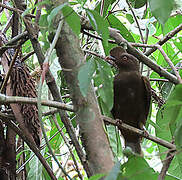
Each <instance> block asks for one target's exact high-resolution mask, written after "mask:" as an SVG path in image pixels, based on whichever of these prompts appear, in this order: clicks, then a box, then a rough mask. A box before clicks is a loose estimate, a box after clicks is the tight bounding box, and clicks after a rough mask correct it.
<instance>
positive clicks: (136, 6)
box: [134, 0, 147, 9]
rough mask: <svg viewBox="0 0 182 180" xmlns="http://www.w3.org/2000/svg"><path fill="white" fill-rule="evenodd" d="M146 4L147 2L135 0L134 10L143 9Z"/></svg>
mask: <svg viewBox="0 0 182 180" xmlns="http://www.w3.org/2000/svg"><path fill="white" fill-rule="evenodd" d="M146 3H147V0H135V5H134V8H135V9H138V8H141V7H143V6H144V5H145V4H146Z"/></svg>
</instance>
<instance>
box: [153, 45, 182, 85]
mask: <svg viewBox="0 0 182 180" xmlns="http://www.w3.org/2000/svg"><path fill="white" fill-rule="evenodd" d="M156 46H157V48H158V49H159V51H160V52H161V54H162V55H163V57H164V59H165V60H166V62H167V63H168V64H169V66H170V67H171V69H172V70H173V71H174V73H175V75H176V77H177V78H178V81H179V83H182V79H181V76H180V75H179V72H178V71H177V70H176V67H175V66H174V64H173V63H172V61H171V60H170V59H169V57H168V56H167V54H166V53H165V51H164V50H163V49H162V47H161V46H160V45H156Z"/></svg>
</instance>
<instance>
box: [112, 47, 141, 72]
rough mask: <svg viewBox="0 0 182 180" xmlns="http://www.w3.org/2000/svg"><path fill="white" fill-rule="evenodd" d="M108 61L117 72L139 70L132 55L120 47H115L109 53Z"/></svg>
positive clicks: (136, 61) (137, 63)
mask: <svg viewBox="0 0 182 180" xmlns="http://www.w3.org/2000/svg"><path fill="white" fill-rule="evenodd" d="M110 59H111V60H112V61H113V62H114V63H115V64H116V65H117V67H118V68H119V70H125V71H127V70H129V71H131V70H135V71H136V70H137V71H138V70H139V62H138V60H137V58H135V57H134V56H133V55H131V54H128V53H127V52H126V51H125V50H124V49H123V48H122V47H115V48H113V49H112V50H111V51H110Z"/></svg>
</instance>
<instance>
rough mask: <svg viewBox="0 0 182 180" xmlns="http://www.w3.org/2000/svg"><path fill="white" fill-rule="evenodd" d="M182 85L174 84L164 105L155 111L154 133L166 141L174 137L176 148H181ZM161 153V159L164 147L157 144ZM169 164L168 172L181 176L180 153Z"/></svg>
mask: <svg viewBox="0 0 182 180" xmlns="http://www.w3.org/2000/svg"><path fill="white" fill-rule="evenodd" d="M181 94H182V85H181V84H179V85H176V86H175V88H174V90H173V91H172V93H171V94H170V96H169V98H168V100H167V102H166V105H164V106H163V107H162V108H161V109H160V110H159V111H158V113H157V124H158V126H159V127H160V128H157V129H156V135H157V137H159V138H162V139H164V140H167V141H171V140H172V137H173V136H174V137H175V144H176V146H177V148H178V149H181V146H182V141H181V133H182V131H181V129H182V106H181V103H179V102H180V101H181V102H182V96H181ZM158 147H159V151H160V154H161V157H160V158H161V159H164V158H165V156H164V155H165V154H164V152H165V151H166V150H167V149H166V148H164V147H162V146H160V145H158ZM172 164H173V167H172V165H171V166H170V173H171V174H172V175H175V176H176V174H178V175H179V176H180V177H182V154H181V153H180V151H179V153H178V154H177V155H176V156H175V158H174V159H173V161H172Z"/></svg>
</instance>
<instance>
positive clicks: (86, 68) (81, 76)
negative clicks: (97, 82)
mask: <svg viewBox="0 0 182 180" xmlns="http://www.w3.org/2000/svg"><path fill="white" fill-rule="evenodd" d="M94 72H95V61H94V59H92V58H91V59H89V61H87V62H86V63H85V64H84V65H83V66H81V67H80V70H79V72H78V81H79V86H80V91H81V93H82V95H83V96H84V97H86V96H87V92H88V88H89V86H90V82H91V79H92V76H93V73H94Z"/></svg>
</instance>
